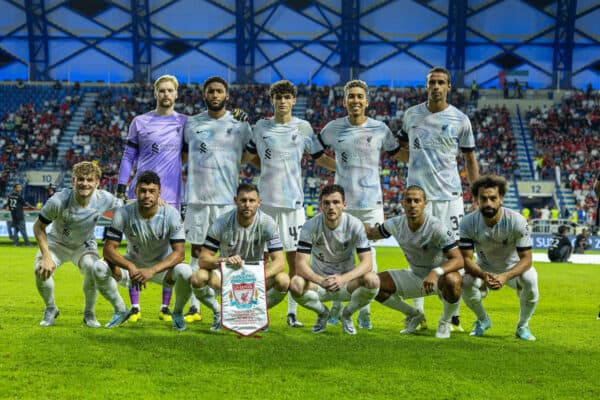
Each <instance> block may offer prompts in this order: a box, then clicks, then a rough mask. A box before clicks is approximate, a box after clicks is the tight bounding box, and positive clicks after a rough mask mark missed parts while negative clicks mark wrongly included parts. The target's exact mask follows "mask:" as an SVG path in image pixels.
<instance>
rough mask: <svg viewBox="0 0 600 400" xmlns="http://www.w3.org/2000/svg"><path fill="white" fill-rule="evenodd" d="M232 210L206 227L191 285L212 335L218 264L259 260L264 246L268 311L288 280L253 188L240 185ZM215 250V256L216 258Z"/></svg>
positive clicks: (273, 230)
mask: <svg viewBox="0 0 600 400" xmlns="http://www.w3.org/2000/svg"><path fill="white" fill-rule="evenodd" d="M234 202H235V204H236V208H235V209H233V210H231V211H229V212H227V213H226V214H224V215H222V216H220V217H219V218H217V219H216V220H215V222H214V224H212V225H211V226H210V227H209V228H208V233H207V235H206V240H205V241H204V244H203V245H202V249H201V251H200V258H199V260H198V263H199V266H200V269H199V270H197V271H195V272H194V275H193V277H192V286H193V290H194V294H195V295H196V298H197V299H198V300H200V302H202V303H203V304H205V305H206V306H208V307H209V308H210V309H211V310H212V312H213V324H212V326H211V327H210V330H211V331H213V332H216V331H218V330H219V329H221V312H220V307H219V304H218V303H217V300H216V298H215V296H216V292H215V291H216V290H219V289H220V288H221V272H220V270H219V266H220V265H221V263H226V264H230V265H234V266H235V265H237V266H240V267H241V266H242V264H243V263H250V264H252V263H254V264H256V263H260V262H262V261H263V257H264V250H265V247H266V249H267V252H268V256H269V258H270V259H271V261H270V262H269V263H267V265H265V279H266V280H267V281H266V286H267V305H268V307H269V308H272V307H274V306H276V305H277V304H279V303H280V302H281V300H283V299H284V298H285V295H286V293H287V291H288V288H289V285H290V278H289V277H288V275H287V274H286V273H285V271H284V264H285V261H284V255H283V246H282V244H281V239H280V238H279V230H278V228H277V224H276V223H275V221H274V220H273V218H271V217H269V216H268V215H267V214H265V213H264V212H262V211H260V210H259V207H260V198H259V194H258V188H257V187H256V186H255V185H252V184H247V183H242V184H241V185H239V186H238V188H237V194H236V196H235V197H234ZM217 251H218V252H219V257H217V256H216V254H217Z"/></svg>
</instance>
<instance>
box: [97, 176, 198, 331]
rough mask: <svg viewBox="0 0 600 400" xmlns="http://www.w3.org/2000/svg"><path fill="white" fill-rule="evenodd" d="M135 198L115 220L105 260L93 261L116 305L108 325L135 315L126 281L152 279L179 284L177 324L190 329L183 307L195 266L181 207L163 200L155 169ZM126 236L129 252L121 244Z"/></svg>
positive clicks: (139, 282)
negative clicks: (188, 254) (188, 258)
mask: <svg viewBox="0 0 600 400" xmlns="http://www.w3.org/2000/svg"><path fill="white" fill-rule="evenodd" d="M135 195H136V199H137V200H136V201H135V202H132V203H129V204H127V205H126V206H123V207H121V208H119V209H118V210H117V211H116V212H115V214H114V216H113V219H112V223H111V226H110V228H109V230H108V232H107V234H106V242H105V244H104V259H103V260H98V261H96V262H95V263H94V277H95V280H96V285H97V286H98V289H99V290H100V293H102V295H103V296H104V297H105V298H106V299H107V300H108V301H109V302H110V303H111V305H112V306H113V307H114V310H115V312H114V314H113V317H112V319H111V320H110V322H109V323H108V324H107V325H106V327H107V328H114V327H117V326H119V325H121V324H122V323H123V322H125V321H126V320H127V319H128V318H129V317H130V316H131V314H130V313H129V312H128V311H127V307H126V306H125V303H124V302H123V299H122V298H121V295H120V294H119V291H118V290H117V282H116V281H117V280H118V281H119V282H121V284H123V285H125V286H128V287H131V286H137V287H138V288H140V289H141V288H142V287H145V285H146V283H147V282H150V281H151V282H155V283H158V284H160V285H162V286H163V287H169V288H173V287H175V294H176V299H175V306H174V307H173V314H172V321H173V327H174V328H175V329H177V330H178V331H183V330H185V329H186V323H185V320H184V317H183V307H184V306H185V303H186V302H187V301H188V299H189V297H190V294H191V287H190V278H191V276H192V270H191V268H190V266H189V265H187V264H185V263H184V260H185V234H184V232H183V224H182V222H181V215H180V213H179V210H176V209H175V208H174V207H172V206H170V205H168V204H163V205H159V199H160V195H161V184H160V178H159V176H158V174H156V173H155V172H154V171H143V172H140V174H139V176H138V180H137V182H136V185H135ZM123 235H125V236H127V251H126V253H125V254H123V255H121V254H120V253H119V251H118V247H119V244H120V243H121V240H122V239H123Z"/></svg>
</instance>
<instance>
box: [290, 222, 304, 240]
mask: <svg viewBox="0 0 600 400" xmlns="http://www.w3.org/2000/svg"><path fill="white" fill-rule="evenodd" d="M300 229H302V225H299V226H298V227H295V226H290V227H289V228H288V232H289V234H290V236H292V237H293V238H294V244H296V243H298V233H300Z"/></svg>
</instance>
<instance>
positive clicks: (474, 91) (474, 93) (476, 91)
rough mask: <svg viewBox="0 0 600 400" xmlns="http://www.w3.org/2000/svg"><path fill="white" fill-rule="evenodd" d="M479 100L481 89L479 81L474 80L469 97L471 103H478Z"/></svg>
mask: <svg viewBox="0 0 600 400" xmlns="http://www.w3.org/2000/svg"><path fill="white" fill-rule="evenodd" d="M478 98H479V89H478V88H477V81H476V80H475V79H473V82H472V83H471V95H470V96H469V101H477V99H478Z"/></svg>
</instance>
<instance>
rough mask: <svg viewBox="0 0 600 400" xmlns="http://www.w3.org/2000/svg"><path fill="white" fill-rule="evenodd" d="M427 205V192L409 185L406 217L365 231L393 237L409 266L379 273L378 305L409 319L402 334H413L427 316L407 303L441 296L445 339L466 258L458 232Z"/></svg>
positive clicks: (441, 334)
mask: <svg viewBox="0 0 600 400" xmlns="http://www.w3.org/2000/svg"><path fill="white" fill-rule="evenodd" d="M426 205H427V197H426V195H425V191H424V190H423V189H422V188H421V187H419V186H414V185H413V186H409V187H407V188H406V190H405V191H404V197H403V198H402V206H403V207H404V211H405V215H400V216H397V217H394V218H391V219H388V220H387V221H385V222H384V223H383V224H381V225H378V226H373V227H371V226H367V236H368V237H369V239H382V238H387V237H390V236H394V238H395V239H396V240H397V241H398V244H399V245H400V248H401V249H402V251H403V252H404V255H405V257H406V259H407V260H408V265H409V267H408V269H402V270H387V271H384V272H380V273H379V274H378V275H379V281H380V282H381V285H380V288H379V294H378V295H377V297H376V298H375V300H377V301H379V302H380V303H381V304H383V305H385V306H387V307H390V308H393V309H395V310H398V311H401V312H402V313H404V314H406V316H407V322H406V328H405V329H404V330H402V331H401V333H403V334H411V333H414V332H415V331H416V330H417V327H418V326H419V324H420V323H421V322H422V321H423V319H425V315H423V313H422V312H421V311H420V310H418V309H416V308H414V307H412V306H411V305H409V304H408V303H406V302H405V301H404V300H403V299H410V298H415V297H422V296H424V295H425V296H427V295H432V294H437V295H438V296H439V297H440V299H441V300H442V304H443V307H444V311H443V313H442V317H441V318H440V322H439V324H438V328H437V331H436V334H435V336H436V337H437V338H440V339H447V338H449V337H450V332H451V327H450V325H451V320H452V315H453V313H454V312H455V311H456V309H457V308H458V302H459V301H460V291H461V283H462V278H461V275H460V273H459V272H458V271H459V270H460V269H461V268H462V267H463V259H462V256H461V254H460V250H459V249H458V243H457V242H456V238H455V237H454V233H453V232H452V231H450V230H449V229H448V228H447V227H446V225H445V224H444V223H443V222H442V221H440V220H439V219H437V218H436V217H434V216H432V215H430V214H428V213H426V212H425V207H426Z"/></svg>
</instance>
